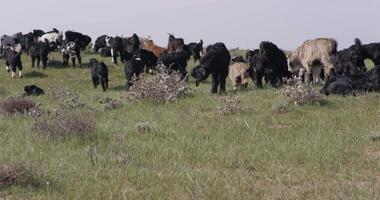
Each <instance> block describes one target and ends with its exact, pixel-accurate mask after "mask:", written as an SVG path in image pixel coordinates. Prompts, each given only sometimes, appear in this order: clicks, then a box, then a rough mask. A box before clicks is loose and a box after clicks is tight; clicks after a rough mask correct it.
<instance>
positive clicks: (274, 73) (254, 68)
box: [247, 41, 291, 88]
mask: <svg viewBox="0 0 380 200" xmlns="http://www.w3.org/2000/svg"><path fill="white" fill-rule="evenodd" d="M247 57H248V58H249V59H250V60H249V70H248V72H249V76H250V77H251V78H252V80H253V81H254V82H255V83H256V87H258V88H262V86H263V83H262V79H263V78H265V82H267V83H269V84H270V85H271V86H272V87H277V86H280V85H281V84H282V79H283V78H290V77H291V73H290V72H289V71H288V65H287V59H286V56H285V53H284V52H283V51H281V50H280V49H279V48H278V47H277V46H276V45H275V44H273V43H271V42H267V41H264V42H261V43H260V49H259V50H258V51H257V50H256V51H253V52H251V53H250V55H248V56H247Z"/></svg>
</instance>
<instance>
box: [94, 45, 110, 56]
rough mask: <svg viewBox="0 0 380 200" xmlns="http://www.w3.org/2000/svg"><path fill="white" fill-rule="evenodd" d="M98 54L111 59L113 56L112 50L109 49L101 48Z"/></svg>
mask: <svg viewBox="0 0 380 200" xmlns="http://www.w3.org/2000/svg"><path fill="white" fill-rule="evenodd" d="M97 53H99V54H100V56H102V57H111V56H112V54H111V48H109V47H103V48H100V49H99V50H98V51H97Z"/></svg>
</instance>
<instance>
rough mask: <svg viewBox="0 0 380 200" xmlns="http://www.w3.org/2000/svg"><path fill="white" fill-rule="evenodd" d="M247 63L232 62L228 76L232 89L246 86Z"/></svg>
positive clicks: (247, 76)
mask: <svg viewBox="0 0 380 200" xmlns="http://www.w3.org/2000/svg"><path fill="white" fill-rule="evenodd" d="M247 71H248V65H247V64H246V63H245V62H232V63H231V65H230V69H229V74H228V76H229V78H230V80H231V82H232V85H233V87H234V90H237V88H238V87H243V88H246V87H247V86H248V78H249V74H248V72H247Z"/></svg>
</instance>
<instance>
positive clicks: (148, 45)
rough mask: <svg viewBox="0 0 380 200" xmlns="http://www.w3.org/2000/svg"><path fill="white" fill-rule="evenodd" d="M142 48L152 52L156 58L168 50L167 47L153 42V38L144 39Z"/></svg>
mask: <svg viewBox="0 0 380 200" xmlns="http://www.w3.org/2000/svg"><path fill="white" fill-rule="evenodd" d="M144 49H146V50H148V51H151V52H153V53H154V55H155V56H156V57H157V58H159V57H160V56H161V55H162V54H165V53H167V52H168V50H167V49H165V48H163V47H160V46H157V45H156V44H154V42H153V40H146V41H145V42H144Z"/></svg>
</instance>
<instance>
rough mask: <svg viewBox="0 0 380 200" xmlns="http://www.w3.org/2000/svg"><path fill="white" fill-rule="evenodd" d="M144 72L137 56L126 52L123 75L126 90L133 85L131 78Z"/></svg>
mask: <svg viewBox="0 0 380 200" xmlns="http://www.w3.org/2000/svg"><path fill="white" fill-rule="evenodd" d="M143 72H144V63H143V61H142V60H141V58H139V57H138V56H137V55H133V54H131V53H129V52H126V56H125V66H124V73H125V78H126V79H127V90H128V89H129V88H130V87H131V86H132V85H133V78H134V77H136V78H138V77H139V76H140V74H142V73H143Z"/></svg>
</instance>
